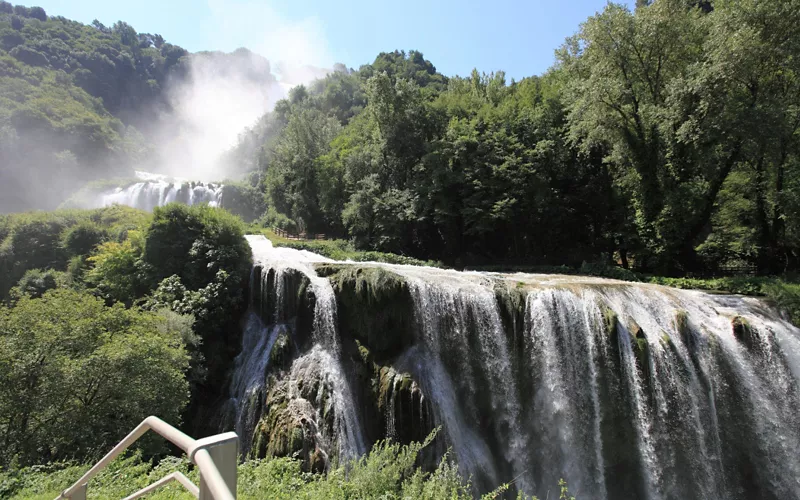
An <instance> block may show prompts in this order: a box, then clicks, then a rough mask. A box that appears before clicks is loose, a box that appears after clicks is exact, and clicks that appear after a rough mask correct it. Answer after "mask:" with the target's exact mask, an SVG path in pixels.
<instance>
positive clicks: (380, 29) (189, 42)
mask: <svg viewBox="0 0 800 500" xmlns="http://www.w3.org/2000/svg"><path fill="white" fill-rule="evenodd" d="M22 1H23V2H24V3H25V4H26V5H37V4H38V5H40V6H41V7H43V8H44V9H45V10H46V11H47V13H48V14H51V15H63V16H65V17H68V18H70V19H75V20H78V21H81V22H85V23H89V22H91V21H92V20H93V19H98V20H99V21H100V22H102V23H104V24H106V25H111V24H113V23H114V22H115V21H117V20H123V21H126V22H128V23H129V24H131V25H132V26H133V27H134V28H136V30H137V31H140V32H148V33H159V34H161V35H162V36H163V37H164V38H165V39H166V40H167V41H169V42H172V43H175V44H177V45H180V46H182V47H184V48H186V49H188V50H190V51H198V50H225V51H230V50H233V49H235V48H237V47H242V46H244V47H248V48H250V49H253V50H255V51H256V52H259V53H261V54H262V55H264V56H265V57H267V58H269V59H270V60H289V61H294V62H301V63H307V64H315V65H318V66H324V67H330V66H331V65H332V64H333V63H334V62H342V63H344V64H346V65H347V66H349V67H355V68H358V66H359V65H361V64H364V63H368V62H371V61H372V60H373V59H374V58H375V56H376V55H377V54H378V53H379V52H381V51H390V50H394V49H406V50H408V49H416V50H420V51H422V52H423V53H424V54H425V57H426V58H427V59H429V60H431V61H432V62H433V64H434V65H436V67H437V69H438V70H439V71H441V72H442V73H444V74H446V75H456V74H458V75H465V74H468V73H469V72H470V71H471V70H472V68H478V70H480V71H486V72H489V71H495V70H501V69H502V70H504V71H506V74H507V76H508V77H509V78H512V77H513V78H516V79H520V78H522V77H525V76H529V75H533V74H541V73H542V72H544V71H546V70H547V68H548V67H549V66H550V65H552V63H553V60H554V55H553V51H554V50H555V49H556V48H557V47H558V46H559V45H561V43H562V42H563V41H564V38H565V37H567V36H569V35H571V34H573V33H575V31H576V30H577V29H578V25H579V24H580V23H581V22H582V21H583V20H585V19H586V18H587V17H589V16H590V15H592V14H594V13H595V12H597V11H599V10H602V9H603V8H604V6H605V5H606V0H573V1H570V2H563V1H562V2H559V1H554V0H550V1H544V0H529V1H510V0H489V1H477V0H463V1H453V0H446V1H437V0H404V1H402V2H385V1H380V0H373V1H369V0H291V1H278V0H136V1H124V2H123V1H119V0H30V3H29V2H28V1H25V0H22ZM624 3H626V4H628V5H631V4H633V3H634V2H633V1H627V2H624Z"/></svg>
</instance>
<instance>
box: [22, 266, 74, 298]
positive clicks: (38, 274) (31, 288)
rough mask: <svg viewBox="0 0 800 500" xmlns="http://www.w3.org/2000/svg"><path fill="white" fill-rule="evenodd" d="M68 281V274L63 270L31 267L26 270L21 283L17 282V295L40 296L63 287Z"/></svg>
mask: <svg viewBox="0 0 800 500" xmlns="http://www.w3.org/2000/svg"><path fill="white" fill-rule="evenodd" d="M66 282H67V276H66V274H65V273H63V272H61V271H55V270H53V269H47V270H42V269H30V270H28V271H26V272H25V274H24V275H23V276H22V278H21V279H20V280H19V283H17V287H16V290H17V293H16V295H17V296H18V297H21V296H28V297H32V298H39V297H41V296H42V295H44V293H45V292H47V291H48V290H53V289H55V288H60V287H63V286H64V285H66Z"/></svg>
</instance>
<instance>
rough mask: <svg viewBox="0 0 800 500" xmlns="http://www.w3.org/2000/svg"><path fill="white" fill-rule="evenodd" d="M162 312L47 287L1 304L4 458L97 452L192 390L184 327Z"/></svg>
mask: <svg viewBox="0 0 800 500" xmlns="http://www.w3.org/2000/svg"><path fill="white" fill-rule="evenodd" d="M169 326H170V324H169V323H167V322H166V320H165V319H164V318H163V317H162V316H159V315H158V314H154V313H148V312H144V311H140V310H136V309H126V308H125V307H124V306H122V304H116V305H114V306H112V307H106V306H105V304H104V303H103V301H102V300H100V299H98V298H95V297H93V296H92V295H91V294H88V293H85V292H76V291H72V290H64V289H62V290H50V291H48V292H46V293H44V295H42V296H41V298H31V297H27V296H26V297H22V298H20V299H19V300H18V301H15V303H14V307H11V308H6V307H4V308H0V439H2V442H3V446H2V451H0V463H2V464H9V463H12V462H13V463H15V464H20V465H28V464H35V463H41V462H43V461H45V460H64V459H69V458H72V457H81V458H82V459H91V458H98V457H100V456H102V455H103V454H104V453H105V452H107V451H108V449H109V448H110V447H111V446H113V445H114V444H115V443H116V441H118V440H119V439H120V437H121V436H123V435H124V434H125V433H126V432H128V430H129V429H132V428H133V427H135V426H136V425H138V423H139V422H140V421H141V420H143V419H144V418H145V417H147V416H148V415H150V414H158V415H161V416H163V418H165V419H167V420H168V421H171V422H179V421H180V415H181V411H182V409H183V407H184V406H185V405H186V403H187V399H188V390H187V389H188V385H187V383H186V380H185V378H184V372H185V371H186V369H187V367H188V357H187V355H186V352H185V350H184V346H183V341H182V332H179V331H176V330H174V329H172V328H170V327H169Z"/></svg>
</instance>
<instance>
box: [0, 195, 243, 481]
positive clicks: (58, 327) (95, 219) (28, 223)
mask: <svg viewBox="0 0 800 500" xmlns="http://www.w3.org/2000/svg"><path fill="white" fill-rule="evenodd" d="M243 228H244V225H243V224H242V222H241V221H240V220H239V219H238V218H236V217H234V216H232V215H231V214H229V213H227V212H225V211H223V210H220V209H214V208H210V207H207V206H195V207H186V206H184V205H178V204H173V205H168V206H166V207H163V208H160V209H158V210H156V211H155V213H154V214H152V215H150V214H147V213H145V212H141V211H138V210H134V209H130V208H127V207H119V206H114V207H109V208H104V209H97V210H59V211H56V212H50V213H38V212H37V213H26V214H15V215H11V216H6V217H3V218H2V219H0V236H2V237H3V240H2V242H0V248H2V251H0V268H1V269H3V271H4V272H3V273H2V275H0V285H2V287H0V300H2V301H3V302H4V305H2V306H0V347H2V353H0V386H2V388H1V389H0V439H2V440H3V447H2V448H3V450H2V451H1V452H0V466H8V465H9V464H15V465H26V464H32V463H41V462H45V461H50V460H64V459H72V458H74V457H78V458H80V459H81V460H84V459H89V458H94V457H96V456H97V455H98V454H99V453H102V452H105V451H107V449H108V448H109V447H110V446H111V445H112V444H114V443H115V442H116V441H118V440H119V439H120V438H121V437H123V436H124V435H125V433H127V432H128V431H129V430H130V429H131V428H132V427H133V426H135V425H136V424H138V423H139V421H141V420H142V419H143V418H144V417H146V416H148V415H151V414H157V415H159V416H161V417H162V418H165V419H167V420H169V421H170V422H174V423H179V422H180V421H181V416H182V412H183V410H184V408H185V407H186V405H187V403H188V402H189V394H190V392H191V395H192V402H193V403H194V404H202V402H203V401H205V400H206V399H205V396H206V395H207V394H214V395H216V394H218V391H219V387H217V385H218V384H221V383H223V381H224V373H225V370H226V369H227V367H228V365H229V363H230V361H231V360H232V359H233V357H234V356H235V354H236V352H237V351H238V343H237V342H236V341H235V340H234V341H232V340H231V339H235V338H236V336H235V335H231V334H230V332H235V331H238V319H239V316H240V313H241V312H242V310H243V308H244V298H245V297H244V288H245V286H246V283H245V279H246V276H247V273H248V271H249V269H250V266H251V257H250V249H249V247H248V245H247V242H246V241H245V239H244V237H243ZM148 252H150V253H148ZM215 384H216V385H215ZM191 424H194V423H191ZM154 452H155V451H153V450H150V451H149V453H150V454H151V455H152V453H154Z"/></svg>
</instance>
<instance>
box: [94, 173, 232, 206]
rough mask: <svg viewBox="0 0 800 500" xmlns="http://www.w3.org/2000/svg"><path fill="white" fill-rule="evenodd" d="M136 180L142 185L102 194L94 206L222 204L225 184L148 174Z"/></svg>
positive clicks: (140, 174) (120, 188) (139, 176)
mask: <svg viewBox="0 0 800 500" xmlns="http://www.w3.org/2000/svg"><path fill="white" fill-rule="evenodd" d="M136 177H137V178H138V179H139V180H140V182H136V183H134V184H131V185H129V186H126V187H118V188H114V189H113V190H110V191H108V192H106V193H102V194H100V195H98V196H97V197H96V198H95V200H94V202H93V205H94V206H95V207H97V208H100V207H107V206H110V205H114V204H119V205H127V206H129V207H133V208H138V209H141V210H147V211H152V210H153V209H154V208H156V207H161V206H164V205H166V204H167V203H172V202H175V201H177V202H180V203H184V204H186V205H195V204H198V203H208V204H209V205H211V206H213V207H217V206H221V204H222V191H223V185H222V184H215V183H204V182H190V181H188V180H185V179H173V178H169V177H167V176H164V175H159V174H151V173H148V172H136Z"/></svg>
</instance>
